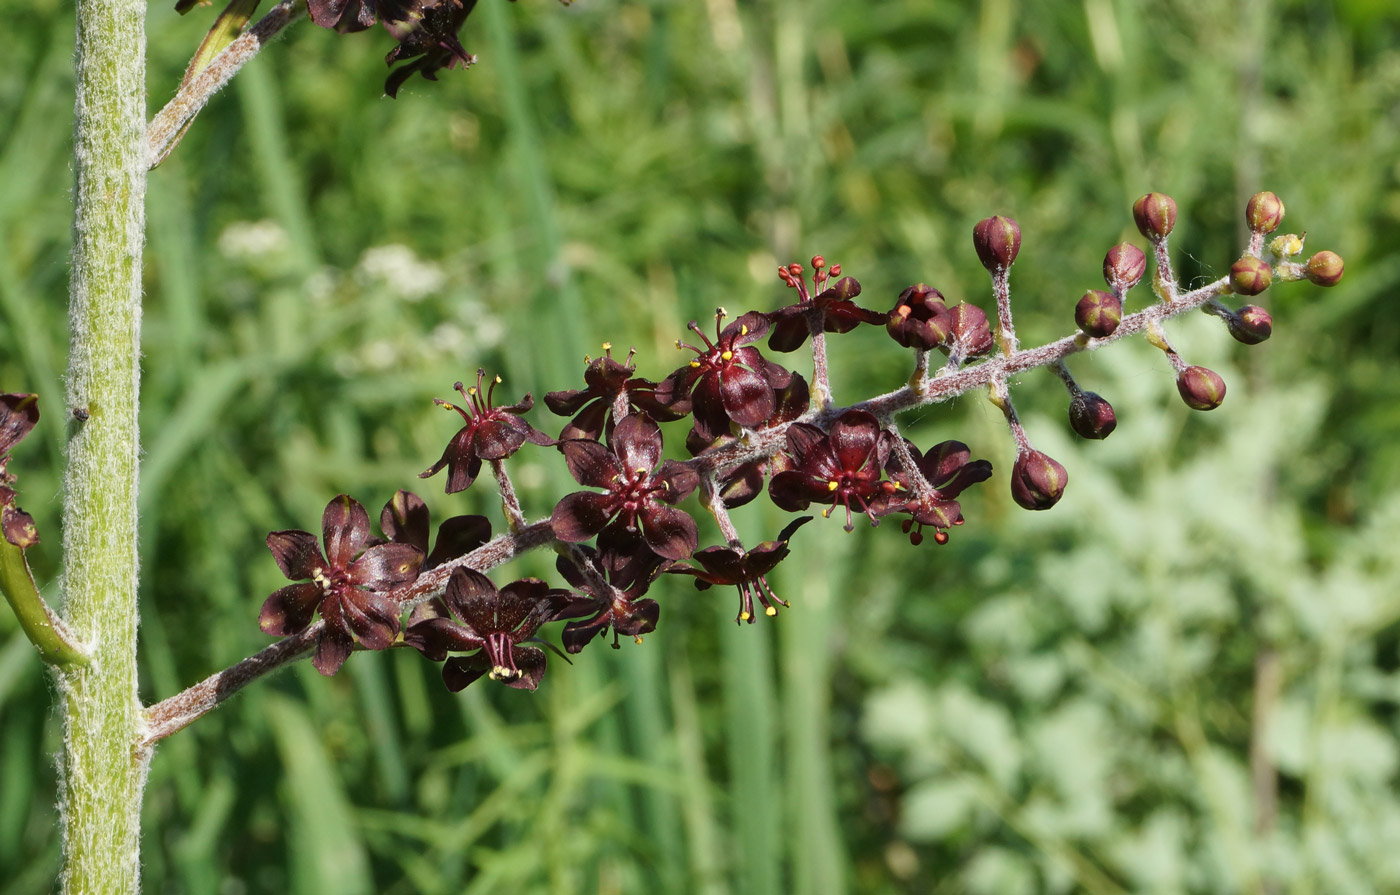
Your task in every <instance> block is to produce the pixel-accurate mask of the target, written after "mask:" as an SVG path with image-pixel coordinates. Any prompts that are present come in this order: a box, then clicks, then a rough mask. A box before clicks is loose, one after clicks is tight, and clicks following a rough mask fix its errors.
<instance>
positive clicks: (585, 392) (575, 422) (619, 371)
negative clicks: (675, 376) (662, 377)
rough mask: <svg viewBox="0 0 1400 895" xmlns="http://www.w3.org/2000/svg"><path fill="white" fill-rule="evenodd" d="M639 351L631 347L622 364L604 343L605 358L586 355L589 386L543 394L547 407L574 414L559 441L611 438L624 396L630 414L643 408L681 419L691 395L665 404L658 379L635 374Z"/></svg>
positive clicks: (659, 419)
mask: <svg viewBox="0 0 1400 895" xmlns="http://www.w3.org/2000/svg"><path fill="white" fill-rule="evenodd" d="M636 353H637V352H636V349H635V348H634V349H632V350H631V351H629V352H627V359H626V360H625V361H622V362H621V363H619V362H617V361H615V360H613V356H612V344H611V343H609V342H604V343H603V356H602V357H600V358H596V359H594V358H584V363H585V364H587V365H588V366H587V369H585V370H584V371H583V381H584V384H585V385H586V386H587V388H584V389H582V390H578V389H570V390H567V391H560V392H549V393H548V394H546V395H545V396H544V403H545V406H547V407H548V408H549V409H550V410H552V411H554V412H555V413H557V414H559V415H560V416H569V415H571V414H572V415H573V417H574V418H573V419H571V420H569V422H568V424H567V425H566V426H564V431H562V432H560V433H559V440H560V441H565V440H567V439H570V438H591V439H593V440H594V441H599V440H601V439H603V438H606V437H611V435H612V430H613V426H614V425H616V423H617V421H616V419H614V417H613V412H614V410H616V409H617V406H618V404H619V402H620V401H622V400H624V396H625V400H626V402H627V404H626V407H627V412H628V413H636V412H638V411H640V412H643V413H645V414H646V415H647V416H649V417H651V418H652V419H654V420H656V421H657V422H662V423H665V422H670V421H672V420H678V419H680V418H681V417H683V416H685V415H686V414H687V413H689V412H690V401H689V399H688V398H683V399H681V400H678V401H675V402H673V403H671V404H669V405H668V404H663V403H662V402H661V401H660V400H659V399H658V398H657V396H656V388H657V385H656V383H655V382H652V381H651V380H650V379H643V378H641V377H640V376H633V375H632V374H633V373H635V372H636V369H637V368H636V367H635V366H633V364H632V357H633V356H634V355H635V354H636Z"/></svg>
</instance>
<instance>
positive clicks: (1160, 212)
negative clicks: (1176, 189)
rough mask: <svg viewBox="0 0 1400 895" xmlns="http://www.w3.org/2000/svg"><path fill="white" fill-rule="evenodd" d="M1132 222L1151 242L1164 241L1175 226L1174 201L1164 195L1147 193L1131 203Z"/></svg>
mask: <svg viewBox="0 0 1400 895" xmlns="http://www.w3.org/2000/svg"><path fill="white" fill-rule="evenodd" d="M1133 220H1134V221H1135V222H1136V223H1137V228H1138V232H1139V233H1141V234H1142V235H1143V236H1146V237H1147V238H1148V239H1150V240H1152V241H1153V242H1158V241H1160V240H1163V239H1166V238H1167V234H1168V233H1170V232H1172V228H1173V227H1175V226H1176V201H1175V200H1173V199H1172V197H1171V196H1168V195H1167V194H1165V193H1148V194H1147V195H1146V196H1143V197H1142V198H1141V199H1139V200H1137V201H1136V202H1134V203H1133Z"/></svg>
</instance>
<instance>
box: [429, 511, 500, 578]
mask: <svg viewBox="0 0 1400 895" xmlns="http://www.w3.org/2000/svg"><path fill="white" fill-rule="evenodd" d="M489 540H491V520H489V519H487V518H486V517H485V516H453V517H451V518H450V519H447V520H445V521H444V522H443V523H442V525H440V526H438V533H437V543H435V544H434V545H433V552H432V553H429V554H428V558H427V560H426V561H424V563H423V568H424V569H435V568H437V567H438V566H440V565H442V564H443V563H447V562H451V561H452V560H454V559H456V558H457V557H459V556H466V555H467V554H468V553H470V552H472V551H473V550H475V549H476V548H478V547H480V546H481V545H482V544H485V543H486V542H487V541H489Z"/></svg>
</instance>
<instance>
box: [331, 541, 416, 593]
mask: <svg viewBox="0 0 1400 895" xmlns="http://www.w3.org/2000/svg"><path fill="white" fill-rule="evenodd" d="M422 565H423V554H422V553H421V552H420V551H419V550H418V548H417V547H414V546H412V545H411V544H395V543H392V542H391V543H388V544H379V545H377V546H374V547H371V548H369V549H368V550H366V551H365V552H364V553H363V554H361V555H360V558H359V559H357V560H355V561H354V562H352V563H351V564H350V567H349V569H348V571H349V573H350V583H351V584H357V585H360V586H363V587H368V588H369V589H370V590H389V589H391V588H394V587H398V586H399V585H400V584H406V583H408V582H410V581H412V580H414V579H415V578H417V577H418V570H419V568H421V567H422Z"/></svg>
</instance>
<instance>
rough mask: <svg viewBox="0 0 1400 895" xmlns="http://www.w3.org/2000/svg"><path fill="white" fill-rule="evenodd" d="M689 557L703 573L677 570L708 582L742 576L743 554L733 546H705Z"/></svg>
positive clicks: (736, 580)
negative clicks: (697, 564) (698, 564)
mask: <svg viewBox="0 0 1400 895" xmlns="http://www.w3.org/2000/svg"><path fill="white" fill-rule="evenodd" d="M808 518H811V517H810V516H809V517H808ZM691 558H692V559H694V560H695V561H696V562H698V563H700V565H701V567H702V568H703V569H704V573H703V574H702V573H700V572H697V571H696V570H695V569H689V570H684V569H682V570H678V571H689V572H691V574H693V575H695V576H696V577H697V578H703V579H704V580H705V581H707V582H709V583H710V584H738V583H739V581H740V580H742V579H743V577H744V554H742V553H740V552H739V551H738V550H736V549H735V548H733V547H706V548H705V549H704V550H699V551H696V553H695V555H694V556H693V557H691Z"/></svg>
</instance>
